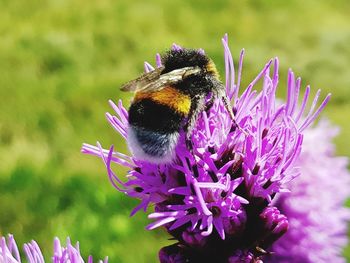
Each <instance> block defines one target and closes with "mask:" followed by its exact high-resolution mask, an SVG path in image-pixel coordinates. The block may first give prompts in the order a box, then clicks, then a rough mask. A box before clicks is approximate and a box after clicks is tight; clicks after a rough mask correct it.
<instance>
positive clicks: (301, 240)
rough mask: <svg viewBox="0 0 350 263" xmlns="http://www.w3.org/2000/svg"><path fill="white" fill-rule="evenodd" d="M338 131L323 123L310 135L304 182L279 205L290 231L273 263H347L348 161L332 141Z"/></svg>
mask: <svg viewBox="0 0 350 263" xmlns="http://www.w3.org/2000/svg"><path fill="white" fill-rule="evenodd" d="M336 134H337V129H336V128H334V127H331V126H330V124H329V122H327V121H325V120H323V121H321V122H319V123H318V125H317V126H315V127H313V128H311V129H308V130H307V131H306V132H305V136H304V138H305V139H304V147H303V150H302V152H301V156H300V158H299V159H298V161H297V165H299V166H300V168H301V172H302V176H300V177H299V178H298V179H297V180H293V181H292V182H290V184H289V188H290V190H291V193H290V194H286V195H283V196H281V197H279V198H278V199H277V200H276V203H275V205H276V206H278V207H279V208H280V210H281V211H283V213H284V214H285V215H286V216H287V217H288V221H289V225H290V228H289V230H288V232H287V233H286V235H284V236H283V237H282V238H281V239H280V240H279V242H276V243H275V244H274V246H273V248H272V250H273V251H275V252H276V253H275V256H274V257H273V259H274V260H273V262H279V263H283V262H288V263H289V262H290V263H298V262H335V263H338V262H339V263H340V262H345V259H344V258H343V257H342V256H341V254H342V251H341V249H342V248H343V247H344V246H345V245H346V243H347V241H348V240H347V223H348V221H349V219H350V211H349V209H347V208H345V207H343V205H344V202H345V200H346V199H347V198H348V195H349V186H350V174H349V172H348V170H347V164H348V160H347V158H345V157H336V156H335V149H334V145H333V144H332V138H333V137H334V136H335V135H336Z"/></svg>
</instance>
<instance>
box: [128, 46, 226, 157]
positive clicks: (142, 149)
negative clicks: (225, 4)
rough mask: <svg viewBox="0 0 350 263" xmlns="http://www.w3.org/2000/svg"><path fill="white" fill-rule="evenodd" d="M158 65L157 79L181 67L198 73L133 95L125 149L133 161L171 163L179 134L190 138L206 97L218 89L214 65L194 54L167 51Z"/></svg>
mask: <svg viewBox="0 0 350 263" xmlns="http://www.w3.org/2000/svg"><path fill="white" fill-rule="evenodd" d="M162 63H163V65H164V69H163V70H162V72H161V75H162V74H165V73H169V72H170V73H169V74H171V72H172V71H173V70H177V69H182V68H185V67H198V68H200V69H201V70H200V72H199V73H198V74H195V75H191V76H188V77H185V78H184V79H182V80H181V81H179V82H177V83H175V84H171V85H167V86H165V87H163V88H162V89H160V90H155V91H136V93H135V96H134V99H133V101H132V103H131V106H130V108H129V130H128V145H129V148H130V150H131V151H132V153H133V155H134V156H135V157H136V158H138V159H141V160H147V161H150V162H153V163H169V162H171V161H172V160H173V158H174V155H175V148H176V145H177V143H178V140H179V137H180V131H181V130H182V129H184V131H185V133H186V134H187V137H189V136H190V134H191V130H192V128H193V127H194V125H195V122H196V119H197V117H198V114H199V113H200V112H201V111H202V110H203V109H204V107H205V100H206V97H207V96H208V95H209V94H211V93H212V95H213V96H216V95H217V94H218V90H219V89H221V88H222V86H221V83H220V82H219V80H218V74H217V71H216V68H215V65H214V64H213V62H212V61H211V60H210V59H209V58H208V57H207V56H206V55H204V54H203V53H202V52H200V51H198V50H192V49H181V50H171V51H168V52H167V53H166V54H165V55H164V56H163V57H162ZM218 86H220V88H219V87H218Z"/></svg>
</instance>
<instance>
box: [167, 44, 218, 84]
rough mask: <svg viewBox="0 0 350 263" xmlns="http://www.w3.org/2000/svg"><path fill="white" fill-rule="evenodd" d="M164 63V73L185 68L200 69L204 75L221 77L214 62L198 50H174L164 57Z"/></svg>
mask: <svg viewBox="0 0 350 263" xmlns="http://www.w3.org/2000/svg"><path fill="white" fill-rule="evenodd" d="M162 63H163V65H164V67H165V68H164V70H163V72H162V73H167V72H170V71H173V70H175V69H181V68H184V67H200V68H201V69H202V70H203V73H204V74H210V75H213V76H214V77H216V78H218V77H219V74H218V71H217V70H216V67H215V64H214V62H213V61H212V60H211V59H210V58H208V57H207V56H206V55H205V54H204V52H203V51H202V50H198V49H197V50H196V49H186V48H181V49H172V50H170V51H168V52H166V53H165V54H164V55H163V56H162Z"/></svg>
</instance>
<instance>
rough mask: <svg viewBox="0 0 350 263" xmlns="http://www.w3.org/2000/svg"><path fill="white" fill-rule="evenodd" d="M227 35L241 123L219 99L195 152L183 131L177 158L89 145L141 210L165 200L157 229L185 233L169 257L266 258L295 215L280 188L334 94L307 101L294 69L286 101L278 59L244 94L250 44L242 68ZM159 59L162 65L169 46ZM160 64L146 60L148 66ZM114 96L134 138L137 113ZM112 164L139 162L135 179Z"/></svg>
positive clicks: (231, 93) (230, 88)
mask: <svg viewBox="0 0 350 263" xmlns="http://www.w3.org/2000/svg"><path fill="white" fill-rule="evenodd" d="M222 43H223V46H224V59H225V68H226V74H225V76H226V77H225V84H226V95H227V97H228V98H229V99H230V100H231V103H232V105H233V112H234V113H235V117H236V122H237V124H238V125H239V126H240V127H241V129H237V128H236V125H234V124H233V123H232V120H231V118H230V116H229V114H228V112H227V111H226V109H225V107H224V105H223V104H222V102H221V101H220V100H217V101H215V102H214V104H213V106H212V107H211V108H210V109H208V110H206V111H203V112H202V113H201V114H200V117H199V118H198V120H197V123H196V127H195V128H194V130H193V132H192V135H191V141H192V144H193V152H191V151H189V150H188V149H187V147H186V143H185V138H184V137H185V136H184V134H182V135H181V136H180V141H179V143H178V145H177V148H176V158H175V161H174V162H173V163H171V164H159V165H157V164H152V163H150V162H147V161H143V160H138V159H136V158H134V157H132V156H128V155H125V154H123V153H120V152H117V151H114V147H113V146H111V147H110V149H109V150H105V149H103V148H102V146H101V145H100V144H99V143H97V146H92V145H88V144H84V145H83V148H82V152H84V153H87V154H91V155H95V156H98V157H101V158H102V159H103V161H104V163H105V165H106V167H107V172H108V176H109V179H110V181H111V183H112V184H113V186H114V187H115V188H116V189H117V190H119V191H121V192H124V193H126V194H127V195H129V196H130V197H135V198H138V199H140V200H141V202H140V204H139V205H138V206H137V207H135V208H134V210H133V211H132V212H131V215H133V214H135V213H136V212H137V211H139V210H141V209H142V210H144V211H146V210H147V208H148V207H149V206H150V205H153V204H154V205H155V206H154V207H155V211H154V212H152V213H150V214H149V215H148V217H149V218H150V219H152V220H153V222H152V223H150V224H149V225H148V226H147V229H149V230H151V229H154V228H157V227H160V226H163V227H165V228H166V229H167V231H168V232H169V233H170V234H171V235H172V236H173V237H174V238H176V239H177V240H178V243H176V244H174V245H172V246H170V247H166V248H163V249H162V250H161V251H160V254H159V256H160V261H161V262H203V260H206V262H253V261H254V262H259V260H261V259H262V257H263V256H265V255H269V252H268V249H269V247H270V246H271V245H272V244H273V243H274V242H275V241H276V240H277V239H278V238H280V237H281V236H282V235H283V234H284V233H285V232H286V231H287V229H288V220H287V217H286V216H285V215H283V214H281V212H280V211H279V210H278V208H276V207H275V206H274V205H273V204H272V202H273V201H274V198H275V197H276V195H277V194H279V193H284V192H288V191H289V188H288V186H289V182H290V181H291V180H292V179H294V178H295V177H297V176H298V175H299V174H300V170H299V169H298V168H297V166H296V161H297V158H298V156H299V154H300V152H301V146H302V143H303V132H304V130H305V129H306V128H307V127H308V126H309V125H310V124H311V123H312V122H313V121H314V120H315V118H316V117H317V116H318V115H319V113H320V112H321V111H322V109H323V108H324V107H325V105H326V104H327V102H328V100H329V98H330V95H328V96H327V97H326V98H325V99H324V100H323V101H322V102H321V103H320V106H318V107H317V102H318V98H319V96H320V91H317V93H316V96H315V98H314V99H313V101H312V103H311V107H310V109H308V110H306V104H307V101H308V99H309V95H310V87H309V86H308V87H307V88H306V90H305V92H304V94H303V95H302V96H301V97H302V98H301V104H300V105H299V103H298V100H299V96H300V93H301V91H300V87H301V80H300V78H297V79H296V78H295V76H294V73H293V72H292V71H289V74H288V82H287V85H288V95H287V100H286V102H285V103H283V104H280V103H277V102H276V98H275V93H276V89H277V86H278V80H279V77H278V59H277V58H275V59H272V60H270V61H269V62H268V63H267V64H266V65H265V66H264V67H263V69H262V70H261V72H260V73H259V74H258V75H257V77H256V78H255V79H254V80H253V81H252V82H251V83H250V84H249V85H248V87H247V88H246V89H245V90H244V91H243V92H242V93H241V95H239V94H240V82H241V72H242V66H243V57H244V50H243V51H242V52H241V54H240V58H239V63H238V71H237V72H238V73H237V76H236V72H235V68H234V64H233V59H232V56H231V52H230V50H229V47H228V40H227V36H225V37H224V38H223V39H222ZM173 49H174V50H179V49H181V47H179V46H177V45H175V46H173ZM201 52H204V51H201ZM156 61H157V66H158V67H159V66H161V60H160V56H159V55H157V57H156ZM152 69H153V67H152V66H151V65H150V64H148V63H146V64H145V70H146V71H150V70H152ZM260 86H261V88H260ZM258 87H259V90H260V91H258V90H256V88H258ZM110 104H111V106H112V108H113V109H114V111H115V113H116V115H112V114H109V113H107V114H106V116H107V120H108V121H109V123H110V124H111V125H112V127H113V128H115V129H116V130H117V131H118V132H119V133H120V134H121V136H123V137H124V138H125V139H127V128H128V112H127V110H126V109H125V108H124V107H123V105H122V102H121V101H119V103H118V105H116V104H114V103H113V102H112V101H110ZM112 163H117V164H119V165H122V166H125V167H127V168H129V169H130V170H129V172H128V175H127V181H126V182H123V181H122V180H121V179H120V178H119V177H118V176H117V175H116V174H115V173H114V172H113V171H112V169H111V164H112ZM260 262H262V261H260Z"/></svg>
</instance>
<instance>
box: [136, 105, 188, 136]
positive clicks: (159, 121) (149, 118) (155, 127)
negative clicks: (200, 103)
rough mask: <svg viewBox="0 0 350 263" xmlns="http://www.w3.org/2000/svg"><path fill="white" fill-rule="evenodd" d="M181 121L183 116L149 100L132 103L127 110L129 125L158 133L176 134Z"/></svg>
mask: <svg viewBox="0 0 350 263" xmlns="http://www.w3.org/2000/svg"><path fill="white" fill-rule="evenodd" d="M183 119H184V115H183V114H181V113H179V112H176V111H174V110H173V109H171V108H170V107H168V106H166V105H162V104H159V103H156V102H154V101H152V100H150V99H143V100H140V101H137V102H135V103H132V104H131V106H130V109H129V123H130V125H132V126H135V127H139V128H144V129H146V130H150V131H155V132H159V133H173V132H178V131H179V130H180V128H181V123H182V121H183Z"/></svg>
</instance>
